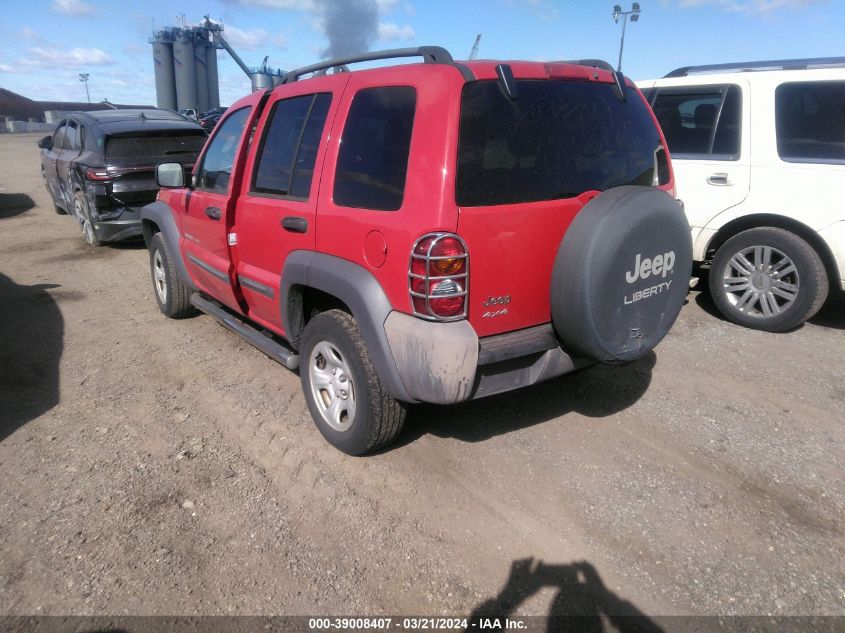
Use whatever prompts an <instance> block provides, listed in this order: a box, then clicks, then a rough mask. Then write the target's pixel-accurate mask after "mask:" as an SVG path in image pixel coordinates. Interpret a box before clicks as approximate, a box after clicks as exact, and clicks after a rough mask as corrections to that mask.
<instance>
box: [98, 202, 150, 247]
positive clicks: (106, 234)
mask: <svg viewBox="0 0 845 633" xmlns="http://www.w3.org/2000/svg"><path fill="white" fill-rule="evenodd" d="M116 211H120V214H119V215H118V216H117V217H116V218H114V219H112V220H95V221H94V232H95V233H96V235H97V239H99V240H100V241H101V242H119V241H122V240H128V239H133V238H138V237H142V236H143V231H142V230H141V207H120V208H118V209H109V210H108V212H109V213H115V212H116Z"/></svg>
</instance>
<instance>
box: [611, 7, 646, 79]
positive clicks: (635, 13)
mask: <svg viewBox="0 0 845 633" xmlns="http://www.w3.org/2000/svg"><path fill="white" fill-rule="evenodd" d="M629 15H630V16H631V22H636V21H637V20H639V19H640V3H639V2H635V3H634V4H633V5H631V10H630V11H623V10H622V7H621V6H619V5H618V4H614V5H613V21H614V22H616V23H617V24H619V18H620V17H621V18H622V40H621V41H620V42H619V63H618V64H617V66H616V70H617V71H619V72H621V71H622V49H623V48H625V27H626V26H627V25H628V16H629Z"/></svg>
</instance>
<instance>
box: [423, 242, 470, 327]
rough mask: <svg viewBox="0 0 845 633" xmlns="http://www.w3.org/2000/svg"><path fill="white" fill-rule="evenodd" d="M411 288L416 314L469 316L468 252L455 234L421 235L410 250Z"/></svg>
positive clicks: (441, 317) (432, 317)
mask: <svg viewBox="0 0 845 633" xmlns="http://www.w3.org/2000/svg"><path fill="white" fill-rule="evenodd" d="M408 290H409V292H410V296H411V306H412V308H413V312H414V315H415V316H418V317H422V318H423V319H429V320H432V321H457V320H459V319H464V318H466V316H467V295H468V292H469V253H468V252H467V246H466V244H465V243H464V241H463V240H462V239H461V238H459V237H458V236H457V235H454V234H452V233H430V234H428V235H424V236H422V237H421V238H420V239H418V240H417V241H416V243H415V244H414V248H413V249H412V250H411V262H410V265H409V267H408Z"/></svg>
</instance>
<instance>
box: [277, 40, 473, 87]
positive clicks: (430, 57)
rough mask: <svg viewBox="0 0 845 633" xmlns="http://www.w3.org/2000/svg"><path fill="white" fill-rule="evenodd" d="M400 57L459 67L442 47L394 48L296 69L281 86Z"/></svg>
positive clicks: (283, 80) (284, 79)
mask: <svg viewBox="0 0 845 633" xmlns="http://www.w3.org/2000/svg"><path fill="white" fill-rule="evenodd" d="M398 57H422V58H423V59H424V60H425V63H426V64H449V65H452V66H457V64H455V60H454V59H452V55H451V54H450V53H449V51H447V50H446V49H445V48H443V47H441V46H419V47H417V48H392V49H390V50H386V51H372V52H369V53H360V54H358V55H349V56H348V57H336V58H335V59H326V60H324V61H321V62H318V63H316V64H311V65H310V66H303V67H302V68H296V69H294V70H291V71H290V72H287V73H285V75H284V77H282V80H281V81H280V82H279V83H280V84H287V83H291V82H293V81H296V80H297V79H299V78H300V77H301V76H302V75H307V74H309V73H313V72H317V71H320V70H328V69H330V68H342V67H344V66H346V65H347V64H357V63H358V62H370V61H375V60H378V59H395V58H398Z"/></svg>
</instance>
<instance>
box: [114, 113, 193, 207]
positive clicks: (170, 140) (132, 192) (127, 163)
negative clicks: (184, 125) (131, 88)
mask: <svg viewBox="0 0 845 633" xmlns="http://www.w3.org/2000/svg"><path fill="white" fill-rule="evenodd" d="M205 139H206V135H205V133H204V132H203V131H202V130H200V129H198V130H196V131H194V130H187V131H178V132H177V131H173V130H166V131H150V132H131V133H127V134H112V135H109V136H107V137H106V138H105V162H106V166H107V170H108V172H109V174H110V176H111V177H110V178H109V179H108V181H107V182H108V184H107V185H106V190H107V193H108V194H109V196H110V198H111V199H112V202H113V203H114V204H117V205H120V206H137V205H143V204H147V203H149V202H152V201H154V200H155V198H156V194H157V193H158V186H157V185H156V182H155V167H156V165H157V164H159V163H166V162H180V163H182V164H183V165H186V166H190V165H193V163H194V161H195V160H196V158H197V155H198V154H199V152H200V150H201V149H202V146H203V144H204V143H205Z"/></svg>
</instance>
